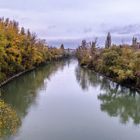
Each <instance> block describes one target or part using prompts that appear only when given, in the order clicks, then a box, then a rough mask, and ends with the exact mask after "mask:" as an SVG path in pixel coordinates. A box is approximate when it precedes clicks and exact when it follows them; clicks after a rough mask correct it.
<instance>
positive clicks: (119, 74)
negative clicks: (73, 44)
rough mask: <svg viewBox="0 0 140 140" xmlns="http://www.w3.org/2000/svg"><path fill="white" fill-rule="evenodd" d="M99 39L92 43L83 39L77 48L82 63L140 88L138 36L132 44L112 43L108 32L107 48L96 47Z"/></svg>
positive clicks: (114, 78)
mask: <svg viewBox="0 0 140 140" xmlns="http://www.w3.org/2000/svg"><path fill="white" fill-rule="evenodd" d="M96 43H97V40H95V41H94V42H92V43H87V42H86V41H85V40H83V41H82V44H81V46H80V47H79V48H78V49H77V57H78V60H79V63H80V65H82V66H86V67H88V68H90V69H93V70H94V71H96V72H99V73H101V74H103V75H105V76H107V77H110V78H111V79H112V80H113V81H116V82H119V83H121V84H128V85H131V86H133V87H135V88H140V49H139V43H138V42H137V40H136V38H133V40H132V45H118V46H117V45H112V43H111V35H110V33H108V36H107V38H106V42H105V48H97V47H96Z"/></svg>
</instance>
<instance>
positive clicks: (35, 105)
mask: <svg viewBox="0 0 140 140" xmlns="http://www.w3.org/2000/svg"><path fill="white" fill-rule="evenodd" d="M1 93H2V95H1V100H3V101H4V104H5V106H7V107H8V109H9V112H13V114H14V113H16V115H13V116H11V117H8V119H9V122H10V123H8V124H7V125H6V127H7V126H8V125H9V126H8V127H7V129H3V128H0V133H1V138H0V140H139V138H140V96H139V94H138V93H136V92H135V91H131V90H130V89H128V88H124V87H121V86H119V85H117V84H115V83H113V82H111V81H109V80H107V79H106V78H103V77H102V76H100V75H98V74H96V73H94V72H92V71H90V70H86V69H83V68H80V67H79V66H78V62H77V60H74V59H71V60H65V61H61V62H54V63H51V64H49V65H47V66H43V67H40V68H38V69H37V70H35V71H32V72H30V73H27V74H25V75H23V76H21V77H19V78H17V79H15V80H13V81H12V82H10V83H9V84H7V85H6V86H4V87H3V88H2V89H1ZM7 114H8V112H7ZM7 114H4V113H1V115H0V117H1V118H6V119H7ZM9 114H12V113H9ZM15 120H19V123H16V121H15ZM13 128H14V131H12V130H13Z"/></svg>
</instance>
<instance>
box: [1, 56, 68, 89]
mask: <svg viewBox="0 0 140 140" xmlns="http://www.w3.org/2000/svg"><path fill="white" fill-rule="evenodd" d="M66 58H68V57H67V56H63V57H58V58H54V59H53V60H51V61H47V62H45V63H42V64H40V65H39V66H36V67H33V68H31V69H28V70H24V71H22V72H19V73H17V74H15V75H13V76H12V77H10V78H7V79H6V80H4V81H3V82H1V83H0V88H1V87H3V86H4V85H6V84H8V83H9V82H11V81H12V80H14V79H16V78H18V77H20V76H22V75H24V74H26V73H28V72H31V71H33V70H35V69H37V68H39V67H41V66H43V65H47V64H49V63H51V62H54V61H58V60H62V59H66Z"/></svg>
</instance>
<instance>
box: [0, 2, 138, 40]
mask: <svg viewBox="0 0 140 140" xmlns="http://www.w3.org/2000/svg"><path fill="white" fill-rule="evenodd" d="M0 16H1V17H2V16H4V17H9V18H11V19H16V20H17V21H19V23H20V25H22V26H24V27H25V28H30V29H31V30H32V31H34V32H36V33H37V34H38V35H39V37H42V38H46V39H58V38H83V37H92V36H102V35H104V34H106V33H107V32H108V31H110V32H111V33H112V34H114V35H116V36H117V35H125V36H127V35H133V34H134V35H138V34H139V33H140V0H0Z"/></svg>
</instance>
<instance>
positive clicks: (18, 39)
mask: <svg viewBox="0 0 140 140" xmlns="http://www.w3.org/2000/svg"><path fill="white" fill-rule="evenodd" d="M63 55H64V46H63V45H62V46H61V47H60V48H59V49H58V48H52V47H51V48H50V47H49V46H48V45H47V43H46V42H45V40H42V39H39V38H37V36H36V34H35V33H31V32H30V30H29V29H28V30H25V29H24V27H21V28H20V27H19V24H18V22H16V21H14V20H13V21H12V20H9V19H8V18H7V19H4V18H0V83H1V82H3V81H4V80H6V79H8V78H9V77H12V76H13V75H15V74H17V73H19V72H22V71H25V70H29V69H32V68H33V67H36V66H38V65H40V64H42V63H46V62H47V61H51V60H53V59H56V58H58V57H62V56H63Z"/></svg>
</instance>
